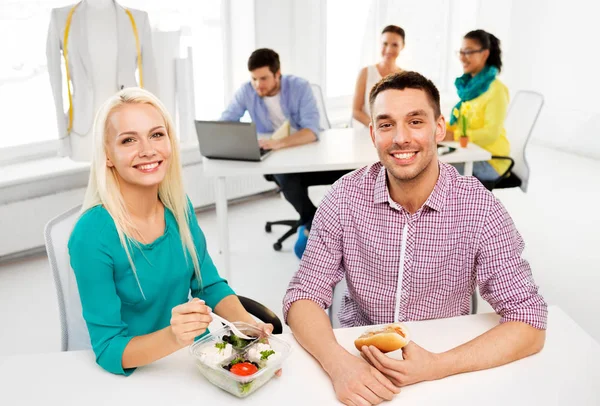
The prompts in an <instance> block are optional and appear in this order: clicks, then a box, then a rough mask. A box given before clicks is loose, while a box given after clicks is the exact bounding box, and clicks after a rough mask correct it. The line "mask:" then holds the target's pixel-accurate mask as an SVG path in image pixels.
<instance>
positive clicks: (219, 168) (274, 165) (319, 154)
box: [202, 126, 492, 177]
mask: <svg viewBox="0 0 600 406" xmlns="http://www.w3.org/2000/svg"><path fill="white" fill-rule="evenodd" d="M440 144H444V145H451V146H454V147H455V148H456V151H454V152H452V153H451V154H447V155H442V156H440V157H439V159H440V161H442V162H446V163H459V162H476V161H488V160H490V159H491V156H492V155H491V154H490V153H489V152H488V151H486V150H484V149H483V148H481V147H479V146H477V145H475V144H474V143H472V142H470V143H469V145H468V146H467V148H460V147H459V146H458V143H457V142H451V141H447V142H442V143H440ZM378 161H379V156H378V155H377V150H376V149H375V147H374V146H373V142H372V141H371V137H370V136H369V132H368V130H367V129H365V127H364V126H362V127H361V128H334V129H331V130H325V131H323V132H322V133H321V134H320V135H319V141H317V142H311V143H309V144H305V145H300V146H297V147H293V148H283V149H280V150H277V151H273V152H272V153H271V155H269V156H268V157H267V158H266V159H264V160H263V161H260V162H248V161H232V160H227V159H209V158H203V164H202V166H203V169H204V175H205V176H214V177H224V176H245V175H250V174H258V175H265V174H269V173H295V172H319V171H336V170H344V169H357V168H361V167H363V166H366V165H370V164H372V163H374V162H378Z"/></svg>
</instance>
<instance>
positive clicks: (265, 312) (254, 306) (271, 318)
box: [238, 296, 283, 334]
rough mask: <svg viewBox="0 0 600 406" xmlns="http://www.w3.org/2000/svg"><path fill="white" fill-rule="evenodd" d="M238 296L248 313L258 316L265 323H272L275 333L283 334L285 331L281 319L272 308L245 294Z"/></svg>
mask: <svg viewBox="0 0 600 406" xmlns="http://www.w3.org/2000/svg"><path fill="white" fill-rule="evenodd" d="M238 298H239V299H240V302H241V303H242V306H244V309H246V311H247V312H248V313H250V314H251V315H253V316H255V317H257V318H258V319H259V320H260V321H262V322H263V323H271V324H272V325H273V334H281V333H282V332H283V326H282V324H281V320H279V317H277V315H276V314H275V313H273V311H272V310H271V309H269V308H268V307H266V306H265V305H263V304H261V303H258V302H257V301H256V300H252V299H250V298H247V297H244V296H238Z"/></svg>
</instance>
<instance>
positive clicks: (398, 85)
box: [369, 71, 442, 120]
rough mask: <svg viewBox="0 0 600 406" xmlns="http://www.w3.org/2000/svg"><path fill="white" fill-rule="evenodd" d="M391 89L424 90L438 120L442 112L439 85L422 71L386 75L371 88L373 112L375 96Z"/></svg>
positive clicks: (370, 98) (370, 102) (370, 99)
mask: <svg viewBox="0 0 600 406" xmlns="http://www.w3.org/2000/svg"><path fill="white" fill-rule="evenodd" d="M389 89H395V90H404V89H419V90H422V91H424V92H425V94H426V95H427V99H428V100H429V104H431V107H432V108H433V113H434V114H435V118H436V120H437V119H438V118H439V117H440V115H441V114H442V113H441V110H440V92H439V91H438V90H437V87H435V85H434V84H433V82H432V81H431V80H429V79H427V78H426V77H425V76H423V75H421V74H420V73H417V72H411V71H403V72H400V73H392V74H391V75H387V76H386V77H384V78H383V79H381V80H380V81H379V82H377V83H376V84H375V85H374V86H373V88H372V89H371V93H370V94H369V107H370V108H371V112H373V103H374V102H375V98H376V97H377V95H378V94H379V93H381V92H383V91H385V90H389ZM371 114H372V113H371Z"/></svg>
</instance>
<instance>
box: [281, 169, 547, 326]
mask: <svg viewBox="0 0 600 406" xmlns="http://www.w3.org/2000/svg"><path fill="white" fill-rule="evenodd" d="M523 248H524V244H523V239H522V238H521V236H520V234H519V233H518V232H517V230H516V228H515V226H514V223H513V221H512V219H511V217H510V215H509V214H508V213H507V212H506V209H505V208H504V206H502V204H501V203H500V202H499V201H498V200H497V199H496V198H495V197H494V195H493V194H492V193H490V192H489V191H487V190H486V189H485V188H484V187H483V186H482V185H481V183H480V182H479V181H478V180H477V179H475V178H473V177H463V176H460V175H459V174H458V172H457V171H456V170H455V169H454V168H453V167H452V166H449V165H446V164H443V163H440V175H439V178H438V181H437V183H436V185H435V188H434V189H433V192H432V193H431V195H430V196H429V198H428V199H427V201H426V202H425V203H424V204H423V206H422V207H421V208H420V209H419V210H418V211H417V212H416V213H414V214H412V215H411V214H409V213H408V212H407V211H406V210H404V208H402V207H401V206H400V205H399V204H397V203H396V202H394V201H393V200H392V199H391V198H390V195H389V192H388V189H387V183H386V170H385V168H384V167H383V166H382V165H381V164H380V163H376V164H373V165H371V166H368V167H365V168H362V169H359V170H357V171H355V172H353V173H351V174H348V175H346V176H344V177H343V178H341V179H340V180H339V181H337V182H336V183H335V184H334V185H333V187H332V189H331V190H330V192H329V193H328V194H327V196H326V197H325V198H324V199H323V201H322V202H321V204H320V206H319V209H318V211H317V214H316V216H315V218H314V220H313V225H312V229H311V232H310V237H309V239H308V245H307V247H306V251H305V252H304V256H303V257H302V261H301V262H300V268H299V269H298V272H297V273H296V274H295V275H294V277H293V278H292V281H291V282H290V285H289V287H288V290H287V293H286V295H285V297H284V299H283V312H284V315H285V318H286V320H287V314H288V311H289V309H290V306H291V304H292V303H293V302H295V301H296V300H301V299H309V300H312V301H314V302H316V303H317V304H318V305H319V306H321V307H322V308H324V309H326V308H328V307H329V306H330V305H331V301H332V296H333V294H332V293H333V288H334V286H335V285H336V284H337V283H338V282H339V281H340V280H341V279H342V278H344V277H345V278H346V281H347V284H348V290H347V292H345V295H344V298H343V303H342V308H341V310H340V313H339V315H338V316H339V320H340V323H341V325H342V326H343V327H352V326H362V325H371V324H384V323H391V322H393V321H412V320H427V319H435V318H441V317H453V316H459V315H465V314H469V311H470V301H471V295H472V293H473V291H474V290H475V286H476V284H477V285H478V286H479V292H480V294H481V296H482V297H483V299H485V300H486V301H487V302H488V303H490V305H491V306H492V307H493V308H494V310H495V311H496V313H498V314H499V315H500V316H501V322H507V321H521V322H525V323H528V324H530V325H532V326H533V327H536V328H538V329H545V328H546V318H547V305H546V302H545V301H544V299H543V298H542V296H540V294H539V293H538V287H537V286H536V284H535V282H534V280H533V277H532V275H531V269H530V267H529V264H528V263H527V261H526V260H524V259H523V258H522V257H521V253H522V251H523Z"/></svg>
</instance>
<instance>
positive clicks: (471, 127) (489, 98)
mask: <svg viewBox="0 0 600 406" xmlns="http://www.w3.org/2000/svg"><path fill="white" fill-rule="evenodd" d="M459 55H460V61H461V63H462V65H463V71H464V75H462V76H461V77H458V78H456V81H455V82H454V84H455V86H456V90H457V92H458V96H459V97H460V101H459V102H458V104H457V105H456V106H455V109H456V110H458V111H460V110H461V105H462V104H463V103H464V102H469V104H470V105H471V112H470V114H469V119H468V121H467V124H468V127H467V135H468V136H469V141H470V142H473V143H475V144H477V145H479V146H480V147H481V148H483V149H485V150H487V151H489V152H490V153H491V154H492V155H500V156H508V155H509V154H510V144H509V142H508V139H507V138H506V130H505V129H504V119H505V117H506V110H507V108H508V100H509V97H508V89H507V87H506V86H505V85H504V83H502V82H501V81H500V80H499V79H497V78H496V76H497V75H498V73H499V72H500V70H501V69H502V51H501V50H500V40H499V39H498V38H496V37H495V36H494V35H492V34H490V33H488V32H485V31H483V30H475V31H471V32H469V33H467V35H465V37H464V39H463V43H462V48H461V50H460V51H459ZM452 113H454V109H453V111H452ZM452 113H451V114H450V123H449V125H448V127H447V129H446V132H447V135H446V139H447V140H457V141H458V139H459V137H460V136H461V135H463V132H462V128H461V126H459V125H457V124H458V120H457V117H456V115H455V114H452ZM509 164H510V162H509V161H508V160H497V159H492V160H491V161H487V162H475V164H474V165H473V176H475V177H477V178H478V179H480V180H482V181H492V180H495V179H498V177H499V176H500V175H501V174H503V173H504V172H505V171H506V170H507V169H508V167H509ZM457 169H458V170H459V171H461V170H462V168H461V167H460V166H459V165H457Z"/></svg>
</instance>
